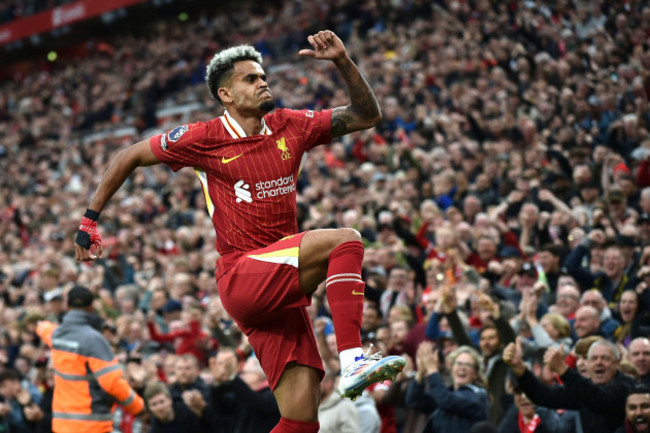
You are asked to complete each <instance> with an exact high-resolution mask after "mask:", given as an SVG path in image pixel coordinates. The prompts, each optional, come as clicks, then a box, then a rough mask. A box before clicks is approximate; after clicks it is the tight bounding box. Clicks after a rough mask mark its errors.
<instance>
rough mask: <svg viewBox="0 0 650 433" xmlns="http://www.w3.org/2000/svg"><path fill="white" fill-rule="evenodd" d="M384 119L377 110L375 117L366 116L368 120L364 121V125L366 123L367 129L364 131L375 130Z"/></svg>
mask: <svg viewBox="0 0 650 433" xmlns="http://www.w3.org/2000/svg"><path fill="white" fill-rule="evenodd" d="M382 119H383V116H382V114H381V110H377V112H376V113H374V115H372V116H366V118H365V119H364V120H365V121H364V123H365V125H364V127H365V128H364V129H370V128H374V127H375V126H377V125H379V124H380V123H381V121H382Z"/></svg>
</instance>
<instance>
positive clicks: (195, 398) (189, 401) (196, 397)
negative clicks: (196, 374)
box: [181, 389, 207, 417]
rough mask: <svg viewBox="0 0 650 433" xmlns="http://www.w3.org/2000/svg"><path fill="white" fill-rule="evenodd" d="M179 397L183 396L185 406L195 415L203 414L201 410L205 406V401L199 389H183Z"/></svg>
mask: <svg viewBox="0 0 650 433" xmlns="http://www.w3.org/2000/svg"><path fill="white" fill-rule="evenodd" d="M181 397H182V398H183V403H185V406H187V407H188V408H189V409H190V410H191V411H192V412H194V414H195V415H196V416H198V417H201V416H202V415H203V410H204V409H205V407H206V406H207V403H206V401H205V399H204V398H203V395H202V394H201V392H200V391H199V390H197V389H190V390H186V391H183V394H181Z"/></svg>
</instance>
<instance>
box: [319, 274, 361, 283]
mask: <svg viewBox="0 0 650 433" xmlns="http://www.w3.org/2000/svg"><path fill="white" fill-rule="evenodd" d="M340 277H356V279H358V280H360V281H361V275H360V274H335V275H331V276H329V277H327V280H325V282H326V283H329V282H330V280H332V279H334V278H340Z"/></svg>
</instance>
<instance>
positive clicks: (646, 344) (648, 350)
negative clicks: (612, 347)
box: [628, 337, 650, 384]
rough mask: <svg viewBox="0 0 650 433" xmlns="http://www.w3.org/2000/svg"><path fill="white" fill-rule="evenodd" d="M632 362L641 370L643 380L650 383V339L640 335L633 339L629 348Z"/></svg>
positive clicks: (640, 374)
mask: <svg viewBox="0 0 650 433" xmlns="http://www.w3.org/2000/svg"><path fill="white" fill-rule="evenodd" d="M628 350H629V352H630V355H629V358H630V362H631V363H632V364H633V365H634V366H635V367H636V369H637V370H638V371H639V376H640V377H641V382H643V383H645V384H649V383H650V340H648V339H647V338H646V337H638V338H635V339H634V340H632V342H631V343H630V347H629V348H628Z"/></svg>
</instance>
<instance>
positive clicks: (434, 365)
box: [415, 341, 438, 383]
mask: <svg viewBox="0 0 650 433" xmlns="http://www.w3.org/2000/svg"><path fill="white" fill-rule="evenodd" d="M415 362H416V364H417V368H418V370H417V375H416V377H415V378H416V380H417V381H418V382H420V383H421V382H422V381H423V380H424V379H425V378H426V377H427V376H429V375H431V374H433V373H437V372H438V353H437V352H436V351H435V350H434V348H433V343H431V342H430V341H424V342H422V343H420V346H419V347H418V350H417V353H416V355H415Z"/></svg>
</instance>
